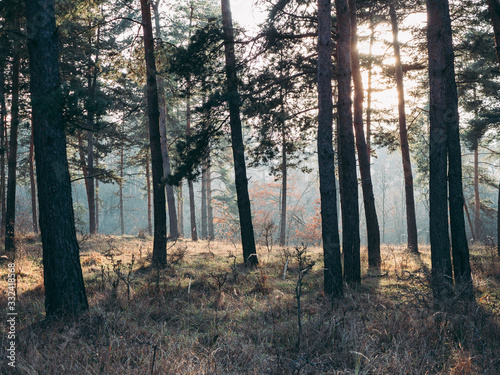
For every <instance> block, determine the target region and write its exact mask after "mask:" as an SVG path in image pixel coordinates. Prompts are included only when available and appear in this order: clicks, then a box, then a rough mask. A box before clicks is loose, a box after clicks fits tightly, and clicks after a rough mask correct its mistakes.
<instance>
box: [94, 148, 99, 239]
mask: <svg viewBox="0 0 500 375" xmlns="http://www.w3.org/2000/svg"><path fill="white" fill-rule="evenodd" d="M95 165H99V162H98V158H97V155H96V157H95ZM95 232H96V233H99V179H97V178H96V179H95Z"/></svg>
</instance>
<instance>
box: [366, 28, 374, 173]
mask: <svg viewBox="0 0 500 375" xmlns="http://www.w3.org/2000/svg"><path fill="white" fill-rule="evenodd" d="M374 41H375V28H374V26H373V21H372V20H370V48H369V50H368V88H367V89H366V96H367V97H366V148H367V149H368V162H370V164H371V153H372V149H371V138H372V91H373V89H372V77H373V52H372V50H373V43H374Z"/></svg>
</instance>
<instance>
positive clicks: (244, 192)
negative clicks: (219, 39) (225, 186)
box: [221, 0, 258, 265]
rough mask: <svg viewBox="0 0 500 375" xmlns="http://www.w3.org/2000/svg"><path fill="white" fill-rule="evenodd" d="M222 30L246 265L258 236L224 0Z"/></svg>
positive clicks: (252, 257)
mask: <svg viewBox="0 0 500 375" xmlns="http://www.w3.org/2000/svg"><path fill="white" fill-rule="evenodd" d="M221 10H222V28H223V31H224V47H225V57H226V79H227V91H228V94H229V95H228V102H229V122H230V126H231V145H232V148H233V158H234V173H235V183H236V196H237V201H238V212H239V216H240V229H241V243H242V246H243V259H244V261H245V263H246V264H250V265H256V264H257V263H258V259H257V252H256V250H255V237H254V231H253V224H252V211H251V207H250V197H249V195H248V179H247V172H246V165H245V148H244V145H243V132H242V128H241V119H240V97H239V93H238V79H237V77H236V57H235V53H234V31H233V20H232V18H231V8H230V4H229V0H221Z"/></svg>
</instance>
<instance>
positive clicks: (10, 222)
mask: <svg viewBox="0 0 500 375" xmlns="http://www.w3.org/2000/svg"><path fill="white" fill-rule="evenodd" d="M20 67H21V46H20V43H19V41H18V40H16V41H15V42H14V55H13V59H12V101H11V110H10V116H11V120H10V140H9V163H8V180H7V210H6V216H5V251H6V252H14V251H15V250H16V245H15V224H16V168H17V133H18V126H19V74H20V73H19V71H20Z"/></svg>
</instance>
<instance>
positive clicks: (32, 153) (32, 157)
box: [28, 126, 38, 234]
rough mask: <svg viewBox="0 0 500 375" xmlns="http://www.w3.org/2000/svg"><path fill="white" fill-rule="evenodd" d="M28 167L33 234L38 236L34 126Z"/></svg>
mask: <svg viewBox="0 0 500 375" xmlns="http://www.w3.org/2000/svg"><path fill="white" fill-rule="evenodd" d="M28 166H29V171H30V190H31V218H32V221H33V232H34V233H36V234H38V213H37V207H36V180H35V142H34V134H33V126H31V140H30V151H29V156H28Z"/></svg>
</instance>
